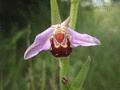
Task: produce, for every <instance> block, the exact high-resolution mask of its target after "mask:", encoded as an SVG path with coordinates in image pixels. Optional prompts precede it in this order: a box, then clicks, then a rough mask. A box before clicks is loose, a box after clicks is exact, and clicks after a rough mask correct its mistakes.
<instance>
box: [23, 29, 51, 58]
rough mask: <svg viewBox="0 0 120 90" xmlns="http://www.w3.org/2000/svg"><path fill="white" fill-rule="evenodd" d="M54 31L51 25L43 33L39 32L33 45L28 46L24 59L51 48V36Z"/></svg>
mask: <svg viewBox="0 0 120 90" xmlns="http://www.w3.org/2000/svg"><path fill="white" fill-rule="evenodd" d="M52 33H53V28H52V27H50V28H48V29H47V30H45V31H43V32H42V33H40V34H38V35H37V36H36V38H35V40H34V42H33V44H32V45H30V46H29V47H28V49H27V50H26V52H25V54H24V59H30V58H32V57H34V56H35V55H37V54H38V53H39V52H41V51H43V50H44V51H45V50H48V49H50V47H51V44H50V41H49V37H50V36H51V34H52Z"/></svg>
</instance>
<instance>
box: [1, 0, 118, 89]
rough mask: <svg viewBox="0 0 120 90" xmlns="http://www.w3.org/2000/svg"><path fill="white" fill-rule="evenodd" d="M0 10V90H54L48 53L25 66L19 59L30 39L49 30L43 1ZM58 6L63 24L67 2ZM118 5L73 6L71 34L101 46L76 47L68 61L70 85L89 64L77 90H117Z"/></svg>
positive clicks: (53, 63) (27, 0) (25, 0)
mask: <svg viewBox="0 0 120 90" xmlns="http://www.w3.org/2000/svg"><path fill="white" fill-rule="evenodd" d="M0 2H1V3H2V4H1V5H2V6H1V10H0V90H58V88H59V86H58V79H59V77H58V61H57V59H56V58H54V57H53V56H52V55H51V54H50V52H49V51H47V52H42V53H40V54H39V55H37V56H36V57H35V58H33V60H31V61H24V59H23V54H24V52H25V50H26V48H27V45H28V43H32V42H33V40H34V38H35V36H36V34H38V33H40V32H42V31H43V30H45V29H46V28H47V27H49V26H50V4H49V0H41V1H40V0H34V1H33V0H19V2H18V1H17V0H12V1H11V3H10V2H8V1H7V0H5V1H4V2H3V1H2V0H1V1H0ZM58 2H59V8H60V13H61V16H62V19H63V20H64V19H65V18H66V17H67V16H68V15H69V7H70V3H69V2H61V1H58ZM119 8H120V4H119V3H117V4H116V3H113V4H112V5H111V6H105V7H99V8H98V7H91V6H87V7H82V5H81V4H80V6H79V13H78V19H77V26H76V30H77V31H78V32H81V33H88V34H90V35H92V36H96V37H98V38H99V39H100V41H101V43H102V45H100V46H96V47H78V48H76V49H73V53H72V54H71V55H70V65H71V66H70V68H71V71H70V80H72V79H74V78H75V77H76V75H77V73H78V72H79V69H80V68H81V65H82V64H83V63H84V62H85V61H86V60H87V57H88V56H90V57H91V59H92V62H91V66H90V69H89V73H88V76H87V79H86V81H85V83H84V86H83V90H120V61H119V60H120V35H119V33H120V30H119V29H120V10H119Z"/></svg>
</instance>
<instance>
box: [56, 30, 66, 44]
mask: <svg viewBox="0 0 120 90" xmlns="http://www.w3.org/2000/svg"><path fill="white" fill-rule="evenodd" d="M64 36H65V35H64V34H63V33H60V32H59V33H57V34H56V35H55V38H56V40H57V41H58V42H59V43H61V42H63V40H64V38H65V37H64Z"/></svg>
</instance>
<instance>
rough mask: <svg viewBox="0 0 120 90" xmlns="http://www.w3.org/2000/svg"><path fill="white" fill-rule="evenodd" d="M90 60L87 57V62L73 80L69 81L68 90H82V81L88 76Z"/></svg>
mask: <svg viewBox="0 0 120 90" xmlns="http://www.w3.org/2000/svg"><path fill="white" fill-rule="evenodd" d="M90 62H91V59H90V57H88V60H87V61H86V62H85V63H84V64H83V65H82V67H81V69H80V71H79V72H78V74H77V75H76V77H75V79H74V80H72V81H71V84H70V89H69V90H82V87H83V84H84V81H85V79H86V76H87V74H88V70H89V66H90Z"/></svg>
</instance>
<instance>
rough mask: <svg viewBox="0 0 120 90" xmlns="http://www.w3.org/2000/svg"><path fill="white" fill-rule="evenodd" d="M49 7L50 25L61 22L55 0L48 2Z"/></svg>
mask: <svg viewBox="0 0 120 90" xmlns="http://www.w3.org/2000/svg"><path fill="white" fill-rule="evenodd" d="M50 5H51V24H52V25H53V24H57V23H60V22H61V18H60V13H59V9H58V4H57V0H50Z"/></svg>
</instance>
